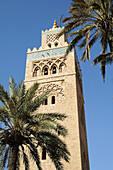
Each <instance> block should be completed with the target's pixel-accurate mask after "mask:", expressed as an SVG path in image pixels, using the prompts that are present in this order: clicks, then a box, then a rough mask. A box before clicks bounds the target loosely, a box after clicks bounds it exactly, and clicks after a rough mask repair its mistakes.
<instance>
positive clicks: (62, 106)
mask: <svg viewBox="0 0 113 170" xmlns="http://www.w3.org/2000/svg"><path fill="white" fill-rule="evenodd" d="M61 30H62V28H60V27H58V26H57V23H56V20H55V21H54V25H53V27H52V28H51V29H49V30H45V31H42V42H41V47H40V48H39V49H37V48H36V47H34V49H33V50H31V49H28V51H27V62H26V74H25V84H26V86H27V88H29V87H30V86H31V85H32V84H33V83H34V82H38V83H39V84H40V86H39V90H38V92H37V95H39V94H41V93H43V92H44V91H46V90H51V95H50V96H49V97H48V99H47V100H46V101H45V102H44V104H43V105H42V106H41V107H40V108H39V110H38V111H39V113H55V112H56V113H63V114H66V115H67V116H68V117H67V119H66V120H65V121H64V122H63V125H64V126H65V127H66V128H67V129H68V136H67V137H66V138H65V139H63V140H65V142H66V144H67V147H68V150H69V151H70V154H71V156H70V163H66V162H63V164H64V170H89V159H88V147H87V135H86V124H85V111H84V98H83V88H82V76H81V70H80V66H79V62H78V58H77V55H76V52H75V50H72V51H71V52H70V53H69V54H68V56H67V57H66V58H64V53H65V51H66V49H67V47H68V42H67V41H66V37H65V35H62V36H61V37H60V38H59V39H58V38H57V34H58V33H59V32H60V31H61ZM40 158H41V164H42V168H43V170H49V169H51V170H55V167H54V165H53V164H52V162H51V160H50V159H49V158H48V155H44V151H42V150H41V149H40ZM31 170H36V166H35V164H34V163H31Z"/></svg>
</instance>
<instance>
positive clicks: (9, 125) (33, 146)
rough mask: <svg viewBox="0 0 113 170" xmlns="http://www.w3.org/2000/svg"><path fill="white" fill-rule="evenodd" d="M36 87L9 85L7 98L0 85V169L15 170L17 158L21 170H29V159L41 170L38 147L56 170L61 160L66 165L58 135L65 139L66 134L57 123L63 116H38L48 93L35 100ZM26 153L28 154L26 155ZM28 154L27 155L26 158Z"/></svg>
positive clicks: (12, 81) (64, 146) (13, 82)
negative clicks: (23, 169)
mask: <svg viewBox="0 0 113 170" xmlns="http://www.w3.org/2000/svg"><path fill="white" fill-rule="evenodd" d="M38 86H39V85H38V84H37V83H35V84H34V85H32V86H31V87H30V88H29V89H28V90H27V89H26V87H25V85H24V83H23V81H22V82H20V84H19V85H17V84H16V83H15V81H14V79H13V78H10V81H9V91H10V94H8V92H7V91H6V90H5V89H4V87H3V86H2V85H0V101H1V102H2V103H3V105H2V106H0V169H4V168H5V167H8V169H9V170H18V169H19V167H20V158H21V159H22V160H23V164H24V165H25V170H29V155H30V157H31V158H32V159H33V160H34V162H35V163H36V165H37V168H38V169H39V170H42V168H41V162H40V154H39V152H38V147H41V148H42V149H43V148H45V150H46V152H47V153H48V156H49V157H50V159H51V160H52V162H53V163H54V165H55V167H56V169H59V170H61V169H63V164H62V162H61V159H64V160H65V161H67V162H69V155H70V154H69V152H68V150H67V147H66V144H65V143H64V142H63V141H62V140H61V139H60V138H59V137H58V135H62V136H64V137H65V136H66V135H67V130H66V129H65V128H64V127H63V126H62V125H61V124H60V123H59V121H63V120H64V119H65V118H66V116H65V115H62V114H57V113H48V114H46V113H45V114H41V113H37V109H38V108H39V106H40V105H41V104H42V102H43V101H44V100H45V99H46V98H47V97H48V95H49V92H45V93H44V94H42V95H40V96H36V92H37V90H38ZM26 149H27V150H28V151H29V152H27V153H26ZM28 153H29V154H28Z"/></svg>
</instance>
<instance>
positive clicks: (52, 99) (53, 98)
mask: <svg viewBox="0 0 113 170" xmlns="http://www.w3.org/2000/svg"><path fill="white" fill-rule="evenodd" d="M51 104H55V96H52V98H51Z"/></svg>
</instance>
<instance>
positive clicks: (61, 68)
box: [59, 62, 66, 73]
mask: <svg viewBox="0 0 113 170" xmlns="http://www.w3.org/2000/svg"><path fill="white" fill-rule="evenodd" d="M65 66H66V65H65V63H64V62H62V63H61V64H60V65H59V73H62V72H64V71H65Z"/></svg>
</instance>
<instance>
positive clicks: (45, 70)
mask: <svg viewBox="0 0 113 170" xmlns="http://www.w3.org/2000/svg"><path fill="white" fill-rule="evenodd" d="M48 71H49V69H48V66H44V67H43V69H42V72H43V75H48Z"/></svg>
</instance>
